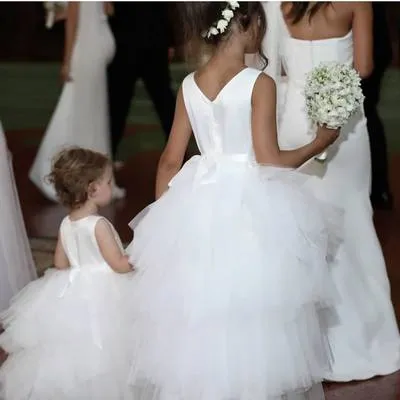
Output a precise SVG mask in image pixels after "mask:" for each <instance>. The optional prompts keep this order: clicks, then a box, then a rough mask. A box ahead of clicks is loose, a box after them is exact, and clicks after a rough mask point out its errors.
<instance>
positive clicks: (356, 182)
mask: <svg viewBox="0 0 400 400" xmlns="http://www.w3.org/2000/svg"><path fill="white" fill-rule="evenodd" d="M265 8H266V14H267V19H268V32H267V35H266V37H265V41H264V46H265V48H264V51H265V53H266V55H267V57H268V58H269V61H270V66H269V68H268V70H267V71H266V72H267V73H269V74H270V75H271V76H273V77H274V78H275V81H276V82H277V87H278V93H279V97H280V99H279V107H278V119H279V132H278V137H279V144H280V146H281V148H284V149H292V148H296V147H298V146H301V145H304V144H306V143H308V142H310V141H311V140H312V139H313V133H312V129H311V128H310V126H309V121H308V120H307V115H306V112H305V100H304V94H303V89H304V83H305V75H306V73H308V72H309V71H310V70H311V69H312V68H313V67H314V66H317V65H319V64H320V63H321V62H327V61H336V62H342V63H346V64H352V65H353V66H354V67H355V68H356V69H357V71H358V72H359V74H360V75H361V76H362V77H365V76H367V75H368V74H370V73H371V71H372V68H373V65H372V63H373V62H372V10H371V5H370V3H362V2H348V3H336V2H333V3H324V2H322V3H304V2H303V3H292V2H287V3H282V5H281V3H280V2H277V3H268V4H266V5H265ZM282 70H283V71H284V73H285V75H286V76H284V77H282V76H281V72H282ZM300 170H301V171H303V172H304V173H307V174H310V175H314V177H315V178H314V179H312V180H311V181H310V188H311V190H313V191H315V192H317V193H318V196H319V197H320V198H325V199H326V200H327V201H330V202H331V203H333V204H336V205H338V206H339V207H340V208H343V209H344V210H345V239H344V242H343V243H342V244H341V246H340V249H339V253H338V258H337V261H336V262H335V263H334V264H333V266H332V273H333V275H334V279H335V282H336V285H337V288H338V294H339V296H340V304H339V306H338V309H337V311H338V317H339V319H340V324H339V325H338V326H336V327H335V328H333V329H332V331H331V332H330V335H329V336H330V341H331V346H332V351H333V357H334V364H333V370H332V372H331V373H330V374H329V375H328V376H326V379H327V380H333V381H350V380H360V379H368V378H371V377H373V376H375V375H386V374H390V373H392V372H394V371H396V370H398V369H399V368H400V336H399V332H398V327H397V323H396V319H395V315H394V310H393V306H392V303H391V298H390V285H389V281H388V277H387V273H386V267H385V261H384V258H383V255H382V250H381V247H380V244H379V241H378V238H377V235H376V232H375V228H374V225H373V220H372V208H371V205H370V201H369V192H370V181H371V162H370V149H369V140H368V132H367V126H366V119H365V116H364V112H363V110H360V112H359V113H358V114H357V115H356V116H354V118H352V120H351V121H349V123H348V124H347V125H346V126H344V127H343V128H342V130H341V137H340V138H339V140H338V141H337V142H336V143H335V144H334V145H333V146H331V148H330V149H329V150H328V158H327V160H326V162H325V163H323V164H321V163H318V162H317V161H316V160H312V161H310V162H308V163H306V164H305V165H303V166H302V167H301V168H300Z"/></svg>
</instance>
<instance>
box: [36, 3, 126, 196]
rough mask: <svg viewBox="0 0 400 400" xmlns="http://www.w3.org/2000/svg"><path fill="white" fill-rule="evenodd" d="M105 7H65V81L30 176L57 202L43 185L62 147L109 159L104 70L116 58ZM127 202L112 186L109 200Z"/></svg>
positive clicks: (84, 5) (86, 5)
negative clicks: (118, 199) (69, 147)
mask: <svg viewBox="0 0 400 400" xmlns="http://www.w3.org/2000/svg"><path fill="white" fill-rule="evenodd" d="M106 6H107V3H103V2H96V1H84V2H69V3H68V10H67V20H66V30H65V50H64V53H65V55H64V62H63V66H62V69H61V73H62V78H63V79H64V81H65V84H64V87H63V90H62V93H61V96H60V99H59V101H58V104H57V107H56V109H55V111H54V114H53V116H52V118H51V121H50V124H49V126H48V127H47V130H46V133H45V135H44V137H43V140H42V143H41V144H40V147H39V151H38V153H37V155H36V158H35V161H34V163H33V165H32V168H31V170H30V172H29V177H30V179H31V180H32V182H33V183H34V184H35V185H36V186H37V187H38V189H40V191H41V192H42V193H43V194H44V195H45V196H46V197H47V198H48V199H50V200H52V201H57V195H56V192H55V191H54V188H53V186H52V185H51V184H50V183H49V182H47V180H46V176H47V175H48V174H49V173H50V169H51V160H52V159H53V157H54V156H55V155H56V154H57V153H58V152H59V151H61V150H62V149H63V148H64V147H66V146H80V147H85V148H88V149H91V150H95V151H98V152H100V153H104V154H108V155H110V154H111V142H110V132H109V121H108V102H107V89H106V85H107V79H106V68H107V65H108V63H109V62H110V61H111V59H112V57H113V56H114V47H115V46H114V38H113V36H112V33H111V30H110V28H109V26H108V22H107V16H106V13H105V10H106ZM124 196H125V192H124V190H123V189H121V188H118V187H117V186H115V185H113V197H114V198H122V197H124Z"/></svg>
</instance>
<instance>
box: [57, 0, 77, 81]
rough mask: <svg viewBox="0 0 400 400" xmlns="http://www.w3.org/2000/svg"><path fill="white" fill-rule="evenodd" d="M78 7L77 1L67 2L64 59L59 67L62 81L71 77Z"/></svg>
mask: <svg viewBox="0 0 400 400" xmlns="http://www.w3.org/2000/svg"><path fill="white" fill-rule="evenodd" d="M79 7H80V2H78V1H70V2H68V9H67V20H66V25H65V44H64V61H63V65H62V69H61V75H62V78H63V80H64V81H68V80H70V79H71V77H70V69H71V58H72V53H73V51H74V47H75V41H76V34H77V30H78V17H79Z"/></svg>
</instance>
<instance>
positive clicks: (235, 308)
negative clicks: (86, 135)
mask: <svg viewBox="0 0 400 400" xmlns="http://www.w3.org/2000/svg"><path fill="white" fill-rule="evenodd" d="M204 161H205V160H204V158H203V157H199V158H196V157H195V158H194V159H192V160H190V161H189V162H188V163H187V165H186V166H185V167H184V168H183V170H182V171H181V172H180V173H179V174H178V175H177V176H176V177H175V178H174V179H173V181H172V182H171V187H170V189H169V190H168V192H167V193H166V194H165V195H164V196H162V197H161V198H160V199H159V200H158V201H157V202H155V203H154V204H152V205H151V206H149V208H147V209H145V210H144V211H143V212H142V213H140V214H139V215H138V216H137V217H136V218H135V219H134V220H133V221H132V222H131V227H132V228H133V229H134V240H133V242H132V243H131V245H130V246H129V248H128V253H129V254H130V258H131V261H132V263H133V264H134V265H135V267H136V268H137V275H136V277H135V280H134V282H132V290H131V295H130V297H131V299H130V306H131V307H132V311H131V315H132V317H133V321H134V326H133V329H132V335H131V338H132V341H133V346H134V350H133V363H132V368H131V371H130V378H129V381H130V384H131V385H132V386H133V389H134V393H135V396H136V397H135V399H136V400H150V399H151V400H154V399H156V400H266V399H268V400H269V399H283V398H285V399H286V398H296V399H297V398H299V399H300V398H301V399H303V398H315V399H321V398H323V392H322V388H321V387H320V385H319V383H320V382H321V381H322V376H323V375H324V373H326V371H328V370H329V368H330V361H331V360H330V349H329V343H328V342H327V339H326V338H327V336H326V333H327V330H328V329H329V327H330V326H331V325H332V324H335V323H336V321H335V315H334V311H333V307H332V306H334V304H335V302H336V301H337V299H336V292H335V290H334V288H333V285H332V281H331V279H330V273H329V270H328V266H327V259H328V258H329V257H334V254H335V249H336V248H337V244H338V242H339V240H340V235H339V229H338V228H339V227H340V224H341V214H340V212H338V211H337V210H334V209H331V208H330V207H327V206H325V205H322V204H321V203H319V202H318V201H317V200H316V199H314V198H312V197H310V196H309V195H308V194H307V193H306V192H304V191H303V190H302V185H303V183H304V179H306V178H305V177H303V176H301V175H300V174H297V173H295V172H293V171H288V170H282V169H277V168H272V167H255V166H253V167H250V166H248V165H244V164H240V163H235V162H229V161H228V162H227V163H225V164H222V163H221V164H219V165H216V166H215V168H214V169H212V168H205V169H204V171H205V172H204V173H203V172H202V170H203V168H202V165H201V164H202V163H203V162H204ZM284 396H289V397H284Z"/></svg>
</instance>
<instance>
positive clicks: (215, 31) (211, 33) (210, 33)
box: [207, 26, 219, 38]
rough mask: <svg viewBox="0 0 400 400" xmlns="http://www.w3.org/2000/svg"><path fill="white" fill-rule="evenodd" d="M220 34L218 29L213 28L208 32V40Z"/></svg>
mask: <svg viewBox="0 0 400 400" xmlns="http://www.w3.org/2000/svg"><path fill="white" fill-rule="evenodd" d="M218 33H219V32H218V29H217V28H216V27H214V26H212V27H211V28H210V29H209V30H208V32H207V38H210V37H211V36H213V35H218Z"/></svg>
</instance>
